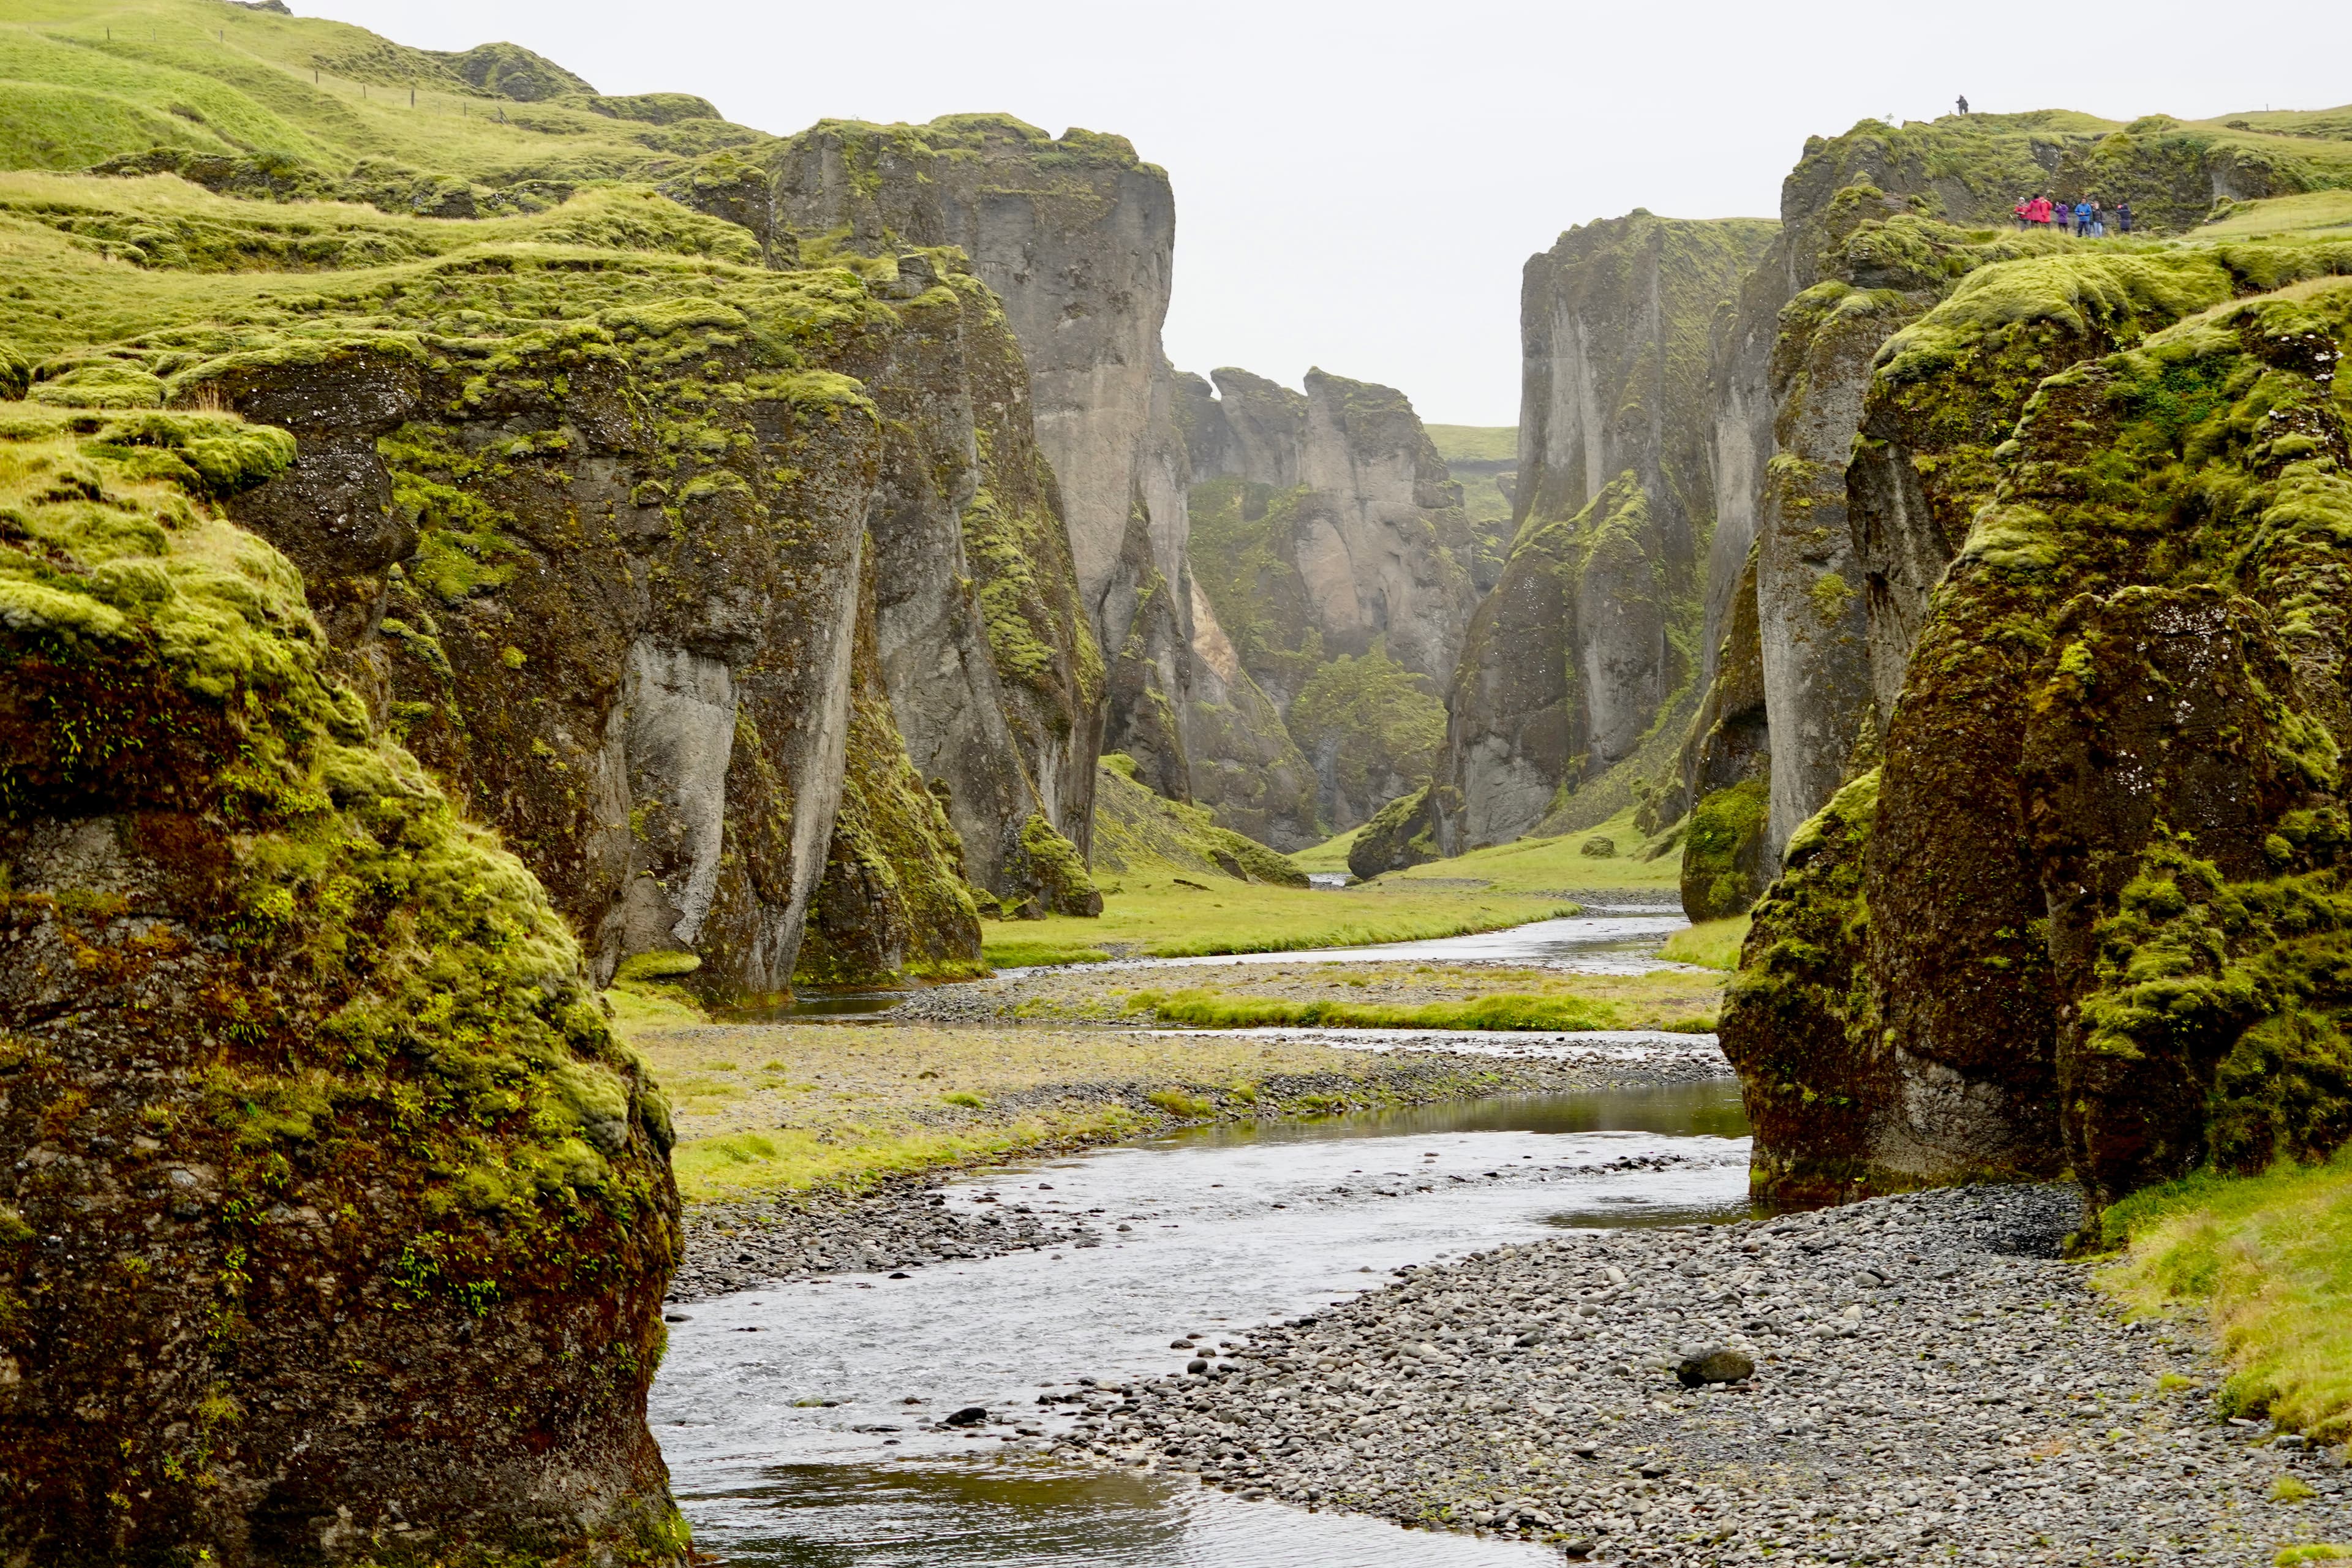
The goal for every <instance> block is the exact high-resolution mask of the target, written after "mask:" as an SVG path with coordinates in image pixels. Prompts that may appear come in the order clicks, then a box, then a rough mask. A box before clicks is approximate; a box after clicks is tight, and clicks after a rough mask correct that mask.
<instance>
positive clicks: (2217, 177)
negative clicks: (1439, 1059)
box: [1682, 111, 2343, 855]
mask: <svg viewBox="0 0 2352 1568" xmlns="http://www.w3.org/2000/svg"><path fill="white" fill-rule="evenodd" d="M2342 177H2343V174H2342V171H2340V170H2337V169H2336V168H2335V167H2333V166H2332V165H2330V164H2327V163H2315V162H2313V161H2312V160H2311V159H2310V158H2309V157H2308V156H2307V155H2305V154H2304V153H2299V152H2297V151H2295V150H2294V148H2293V147H2292V145H2291V144H2290V143H2289V142H2288V141H2287V140H2286V139H2284V138H2282V137H2276V136H2264V135H2262V134H2259V133H2257V132H2255V131H2254V129H2253V128H2252V126H2250V125H2249V126H2237V125H2234V124H2233V125H2232V126H2230V127H2215V126H2196V127H2191V126H2183V125H2180V124H2179V123H2178V122H2175V121H2168V120H2166V119H2164V118H2163V117H2160V116H2158V117H2151V118H2150V119H2147V120H2143V121H2134V122H2133V123H2132V124H2130V125H2129V126H2120V127H2119V126H2116V125H2114V124H2113V123H2111V122H2105V121H2095V120H2092V119H2090V118H2089V117H2087V116H2081V115H2071V114H2065V113H2061V112H2054V111H2053V112H2046V113H2036V114H2027V115H2009V116H2002V115H1978V116H1972V117H1969V118H1968V119H1965V120H1958V119H1947V120H1940V121H1935V122H1933V123H1929V124H1915V125H1906V126H1903V127H1901V128H1900V129H1896V128H1894V127H1890V126H1887V125H1884V124H1881V123H1879V122H1877V121H1864V122H1863V123H1862V124H1860V125H1857V126H1856V127H1855V128H1854V129H1853V130H1852V131H1850V132H1847V133H1846V134H1845V135H1843V136H1840V137H1835V138H1829V139H1820V138H1817V139H1815V140H1813V141H1811V142H1808V143H1807V144H1806V149H1805V154H1804V156H1803V158H1802V159H1801V161H1800V162H1799V163H1798V164H1797V166H1796V168H1795V169H1794V170H1793V171H1791V173H1790V175H1789V177H1788V179H1787V181H1786V182H1785V183H1784V184H1783V186H1782V190H1781V219H1782V227H1781V230H1780V235H1779V236H1778V237H1777V238H1776V239H1775V240H1774V241H1773V243H1772V245H1771V246H1770V247H1769V250H1768V251H1767V253H1766V254H1765V255H1764V256H1763V257H1762V258H1761V259H1760V261H1759V264H1758V266H1757V268H1756V269H1755V270H1754V272H1752V273H1751V274H1750V275H1749V276H1748V279H1747V280H1746V281H1745V283H1744V284H1743V285H1742V287H1741V289H1740V292H1739V301H1738V307H1737V309H1736V310H1734V311H1733V312H1732V313H1731V314H1730V315H1728V316H1727V318H1726V320H1725V321H1723V322H1722V323H1721V325H1720V328H1719V331H1718V337H1717V344H1716V350H1715V356H1714V364H1715V368H1714V389H1713V394H1712V396H1713V400H1714V421H1713V422H1714V426H1715V441H1714V454H1713V456H1714V480H1715V490H1716V497H1715V505H1716V515H1717V534H1716V538H1715V542H1714V545H1713V548H1712V549H1711V551H1710V552H1709V559H1708V563H1707V588H1706V605H1707V624H1706V630H1705V633H1704V637H1705V646H1706V647H1707V648H1708V649H1709V650H1710V654H1711V652H1712V650H1713V649H1714V648H1716V647H1719V646H1720V639H1721V637H1722V635H1723V631H1724V629H1725V627H1726V626H1727V623H1728V620H1729V618H1730V616H1731V613H1732V611H1731V599H1732V596H1733V595H1734V593H1735V592H1736V591H1737V588H1738V577H1739V574H1740V572H1741V570H1742V565H1743V561H1744V558H1745V556H1746V554H1747V552H1748V547H1749V545H1750V543H1751V542H1756V543H1759V545H1760V549H1759V555H1758V561H1757V573H1756V592H1757V593H1758V595H1759V603H1758V614H1759V619H1760V621H1761V623H1762V630H1763V647H1764V649H1765V658H1766V691H1767V707H1768V709H1769V715H1770V729H1771V731H1772V735H1773V739H1772V741H1771V744H1770V762H1769V768H1770V775H1771V808H1770V813H1769V834H1770V837H1771V843H1772V846H1773V847H1774V853H1775V854H1776V855H1777V853H1778V849H1779V847H1780V846H1782V845H1785V844H1786V843H1787V842H1788V839H1789V837H1790V835H1791V834H1792V833H1793V832H1794V831H1795V829H1796V827H1797V826H1798V825H1799V824H1800V823H1801V822H1802V821H1804V819H1805V818H1806V817H1807V816H1811V814H1812V813H1813V812H1814V811H1816V810H1818V809H1819V808H1820V807H1821V806H1822V805H1823V804H1824V803H1825V802H1826V801H1827V799H1828V798H1829V796H1830V795H1831V794H1832V792H1833V791H1834V790H1835V789H1836V788H1837V787H1838V785H1839V783H1840V781H1842V780H1843V779H1846V778H1849V777H1852V776H1853V774H1854V773H1855V771H1856V770H1857V769H1860V768H1864V767H1866V766H1868V765H1869V764H1870V762H1871V761H1872V758H1873V755H1874V747H1875V745H1876V742H1877V737H1878V736H1879V735H1880V734H1882V733H1883V732H1884V728H1885V719H1886V713H1885V706H1886V704H1887V703H1888V702H1889V701H1891V700H1892V698H1893V695H1894V689H1895V686H1896V685H1897V684H1898V683H1899V671H1900V669H1901V668H1902V660H1903V655H1904V654H1905V653H1906V651H1907V649H1908V646H1909V637H1911V636H1912V635H1914V634H1916V629H1917V626H1918V624H1919V617H1920V615H1921V614H1922V607H1923V604H1924V597H1925V594H1926V592H1927V588H1928V587H1930V586H1932V584H1933V583H1934V581H1935V578H1936V575H1937V573H1938V572H1940V570H1941V567H1942V564H1943V562H1944V560H1947V559H1948V558H1949V554H1950V552H1951V550H1952V549H1953V548H1956V547H1957V542H1958V536H1959V532H1960V531H1964V529H1965V525H1966V515H1965V512H1964V511H1961V512H1957V513H1956V512H1954V511H1953V510H1952V509H1951V508H1950V507H1947V508H1946V509H1945V510H1944V512H1943V513H1941V514H1937V515H1934V516H1931V515H1929V513H1930V512H1931V511H1932V510H1933V509H1934V507H1935V505H1936V503H1935V502H1934V501H1933V500H1932V499H1931V498H1930V497H1929V496H1927V495H1926V494H1924V493H1921V491H1920V490H1919V488H1918V485H1917V483H1916V477H1915V479H1912V480H1906V479H1903V478H1902V476H1901V474H1900V473H1898V472H1897V471H1896V470H1895V468H1893V467H1889V466H1888V465H1889V463H1890V462H1892V463H1894V464H1895V465H1896V466H1898V467H1905V468H1907V467H1909V466H1910V465H1909V464H1908V461H1907V459H1905V458H1902V457H1901V456H1900V455H1899V454H1898V455H1897V456H1896V457H1895V458H1892V459H1890V458H1887V456H1886V453H1885V448H1884V447H1882V446H1881V445H1880V442H1881V441H1882V440H1885V439H1890V438H1891V439H1895V440H1896V442H1897V444H1898V445H1901V444H1903V441H1904V433H1903V432H1902V430H1901V429H1899V428H1898V426H1899V425H1900V420H1899V418H1898V417H1897V416H1895V415H1893V414H1892V413H1882V412H1875V411H1873V410H1871V409H1868V408H1866V407H1865V404H1866V403H1867V402H1868V401H1869V400H1870V399H1871V398H1872V397H1873V396H1874V395H1875V394H1874V389H1873V385H1872V374H1873V367H1874V363H1875V362H1876V360H1877V357H1878V353H1879V351H1880V349H1881V348H1882V347H1883V346H1884V345H1885V342H1886V341H1887V339H1889V338H1890V337H1892V336H1893V335H1894V334H1895V333H1896V332H1897V331H1901V330H1902V329H1903V328H1905V327H1906V326H1908V325H1909V324H1910V323H1911V322H1913V321H1916V320H1918V319H1919V318H1920V317H1921V316H1922V315H1923V314H1925V313H1926V312H1927V310H1929V309H1931V308H1933V307H1934V306H1935V305H1936V304H1937V302H1938V301H1939V300H1943V299H1944V298H1946V297H1947V296H1949V295H1951V294H1952V293H1953V292H1954V290H1955V289H1956V288H1958V286H1959V285H1960V280H1961V279H1963V278H1966V277H1968V276H1969V274H1971V273H1972V272H1974V271H1975V270H1976V269H1977V268H1980V267H1983V266H1986V265H1988V264H1990V263H1992V262H1996V261H2001V260H2005V259H2009V258H2014V257H2018V256H2021V255H2022V254H2025V253H2026V252H2028V251H2029V250H2032V249H2033V248H2036V247H2047V246H2048V245H2050V244H2053V243H2055V244H2059V245H2063V244H2064V243H2065V242H2064V241H2063V240H2059V241H2054V242H2053V241H2052V240H2050V239H2049V237H2036V238H2028V237H2024V236H2021V235H2019V234H2017V233H2016V232H2015V231H2014V229H2013V228H2012V227H2011V226H2010V224H2009V217H2010V209H2011V207H2012V206H2013V205H2014V204H2015V203H2016V202H2017V201H2019V200H2020V199H2021V198H2022V197H2023V196H2025V195H2030V194H2032V193H2034V192H2046V193H2049V194H2051V195H2056V196H2060V197H2063V198H2064V199H2066V200H2069V201H2071V200H2074V199H2075V198H2076V197H2078V196H2081V195H2098V196H2099V197H2100V198H2101V199H2102V200H2104V201H2105V203H2107V204H2108V205H2110V206H2112V205H2114V204H2115V203H2116V201H2118V200H2121V199H2127V200H2129V201H2130V202H2131V203H2132V205H2133V206H2134V209H2135V212H2136V214H2137V225H2138V227H2139V228H2140V229H2141V230H2142V231H2164V230H2177V229H2179V228H2183V227H2187V226H2192V225H2193V224H2194V223H2196V222H2197V221H2198V220H2199V219H2200V218H2202V217H2203V216H2204V215H2205V213H2206V212H2207V211H2208V210H2209V209H2210V208H2211V207H2212V206H2213V205H2214V204H2215V202H2216V201H2217V199H2220V198H2222V197H2225V196H2227V195H2230V194H2231V192H2234V191H2235V190H2237V189H2238V188H2239V187H2241V186H2243V187H2244V188H2245V189H2247V190H2252V189H2256V188H2259V189H2261V190H2263V191H2264V192H2266V193H2268V192H2274V191H2280V190H2288V189H2304V188H2307V187H2309V186H2311V185H2315V184H2334V183H2336V182H2337V181H2339V180H2340V179H2341V178H2342ZM1987 229H1990V230H1993V231H1994V232H1993V233H1992V234H1990V235H1987V234H1985V233H1984V232H1982V231H1983V230H1987ZM1971 230H1974V231H1976V232H1969V231H1971ZM2132 313H2133V308H2131V307H2128V306H2127V307H2126V309H2125V311H2124V314H2125V315H2126V316H2129V315H2131V314H2132ZM2099 315H2100V310H2099V309H2097V308H2095V309H2093V310H2091V311H2089V312H2088V314H2087V316H2086V317H2085V320H2086V321H2092V322H2094V323H2095V320H2096V318H2097V317H2098V316H2099ZM2166 319H2169V318H2168V317H2162V316H2159V317H2158V319H2156V320H2154V321H2150V322H2148V323H2145V324H2144V325H2143V328H2142V330H2144V326H2145V325H2151V324H2152V325H2160V324H2161V322H2162V320H2166ZM2126 328H2127V329H2128V323H2126ZM2069 336H2071V338H2072V339H2074V341H2075V342H2076V343H2077V344H2078V347H2079V352H2080V353H2092V352H2094V351H2095V350H2097V349H2098V348H2100V347H2101V346H2102V345H2103V344H2105V343H2110V342H2117V341H2129V331H2128V330H2126V332H2125V335H2124V336H2123V337H2122V338H2120V339H2116V338H2110V337H2109V336H2108V335H2107V334H2106V332H2105V329H2104V328H2102V327H2099V326H2097V325H2096V324H2092V325H2089V326H2086V327H2085V329H2084V331H2080V332H2076V333H2073V334H2069ZM2060 363H2063V361H2053V362H2050V363H2043V364H2041V365H2040V366H2039V369H2040V371H2041V374H2048V373H2049V372H2051V371H2053V370H2055V369H2057V368H2059V364H2060ZM2006 374H2007V375H2008V379H2009V380H2010V381H2011V383H2012V384H2013V383H2015V382H2016V379H2017V375H2018V374H2019V367H2014V366H2012V367H2011V369H2010V370H2009V371H2008V372H2007V373H2006ZM2034 379H2037V378H2036V377H2033V376H2028V377H2026V379H2025V381H2024V383H2023V384H2022V386H2016V385H2012V387H2011V390H2010V392H2009V393H2008V394H2007V395H2008V397H2009V400H2010V403H2011V410H2010V414H2009V417H2011V418H2013V417H2014V406H2013V405H2014V403H2015V402H2016V401H2017V400H2019V399H2021V397H2022V396H2023V395H2024V393H2025V392H2026V391H2028V390H2030V389H2031V386H2032V381H2033V380H2034ZM1994 401H1995V402H1998V401H1999V399H1995V400H1994ZM1985 417H1987V418H1988V419H1990V422H1991V424H1992V425H1993V426H2002V427H2005V423H2006V421H2005V420H2004V419H2002V418H2000V417H1998V416H1990V415H1987V416H1985ZM1858 434H1860V435H1863V436H1864V437H1866V438H1865V439H1864V441H1862V442H1861V443H1860V444H1859V445H1857V444H1856V441H1855V437H1856V436H1857V435H1858ZM1982 434H1983V433H1982V432H1981V431H1979V439H1980V438H1981V436H1982ZM1944 438H1945V437H1929V438H1927V439H1929V441H1930V444H1931V445H1932V444H1933V443H1934V442H1935V441H1936V440H1940V439H1944ZM1950 438H1951V439H1953V440H1954V441H1955V442H1956V443H1958V444H1959V445H1968V444H1969V442H1967V441H1964V440H1961V439H1960V438H1959V437H1957V436H1955V437H1950ZM1849 459H1853V460H1854V461H1856V462H1857V464H1858V467H1857V468H1856V470H1855V471H1854V472H1853V473H1852V474H1849V472H1848V469H1847V464H1848V462H1849ZM1935 466H1936V465H1935V464H1934V463H1933V462H1932V461H1930V462H1929V463H1927V464H1926V465H1925V467H1924V468H1922V469H1921V470H1920V471H1926V469H1927V468H1934V467H1935ZM1949 482H1950V483H1952V484H1956V485H1958V487H1959V488H1960V489H1968V488H1969V482H1968V481H1967V480H1966V479H1965V478H1964V477H1963V476H1962V475H1961V474H1960V473H1959V472H1958V470H1957V469H1955V470H1952V471H1951V473H1950V479H1949ZM1906 484H1908V485H1910V486H1911V487H1912V488H1911V489H1909V490H1907V491H1906V490H1903V489H1901V487H1902V486H1903V485H1906ZM1929 488H1930V489H1932V488H1934V487H1933V485H1930V487H1929ZM1906 508H1907V509H1908V510H1906ZM1690 789H1691V781H1690V780H1689V779H1688V778H1687V777H1685V780H1684V781H1683V783H1682V790H1683V794H1684V796H1685V799H1688V798H1689V792H1690Z"/></svg>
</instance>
